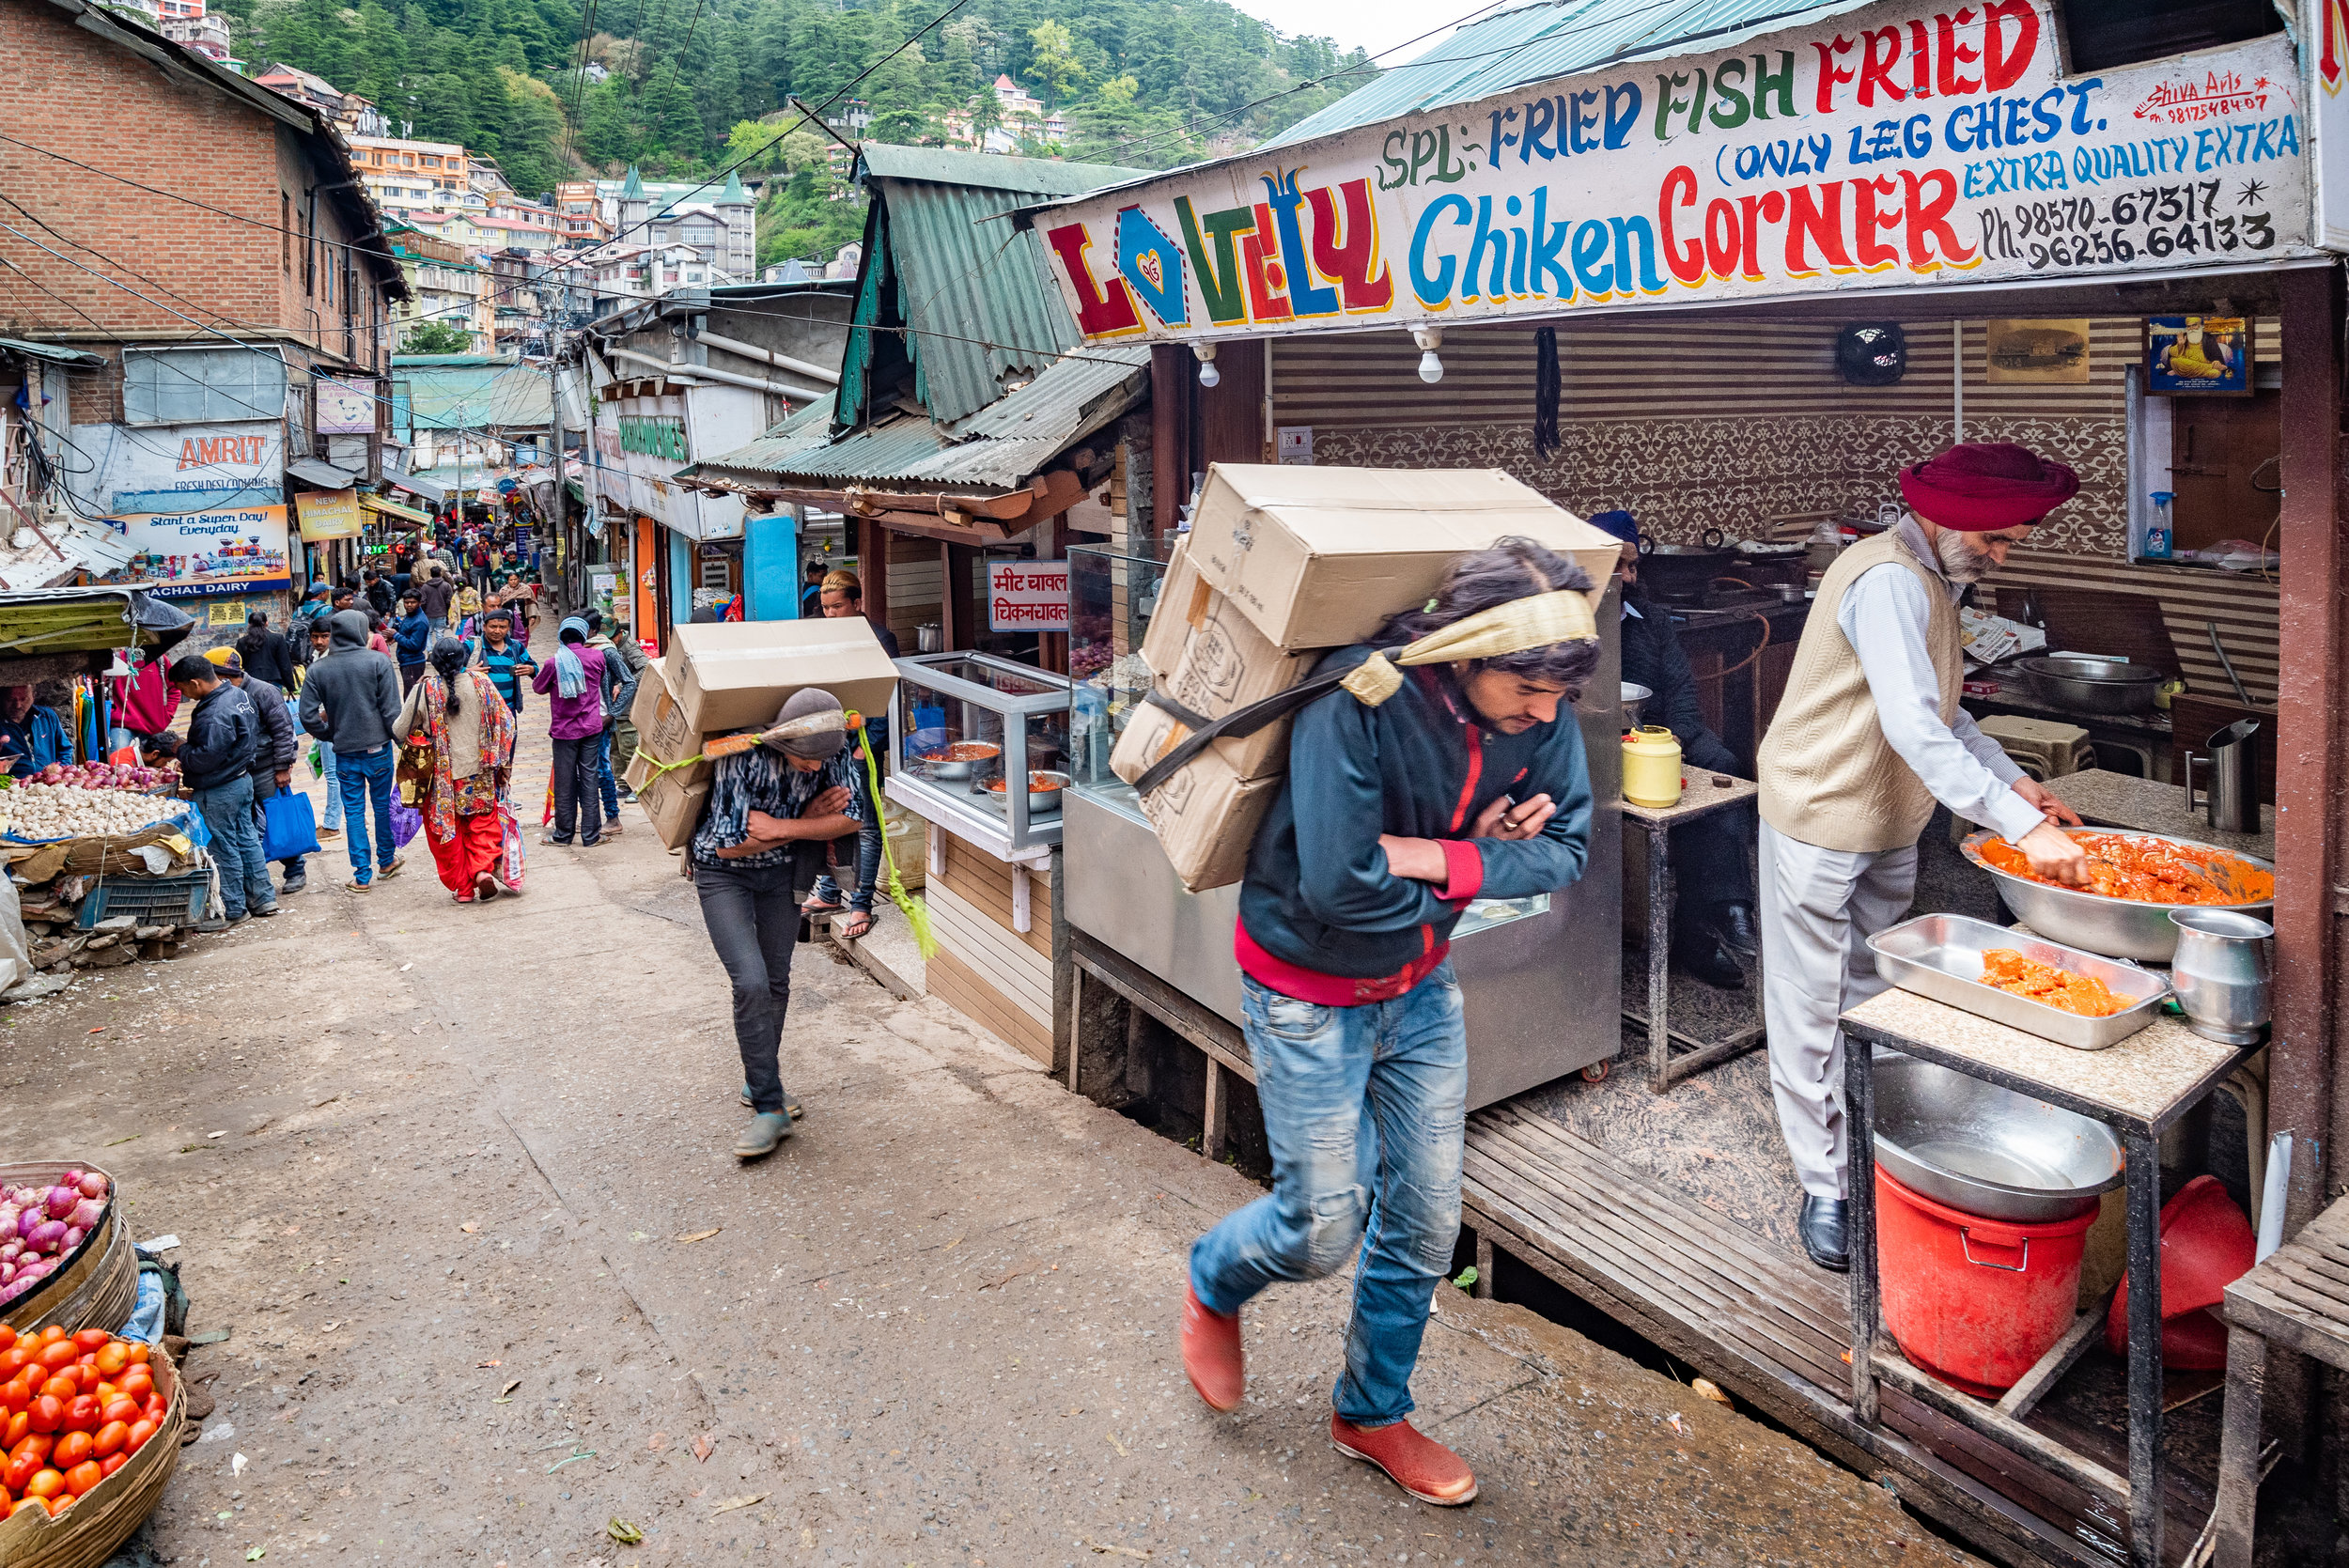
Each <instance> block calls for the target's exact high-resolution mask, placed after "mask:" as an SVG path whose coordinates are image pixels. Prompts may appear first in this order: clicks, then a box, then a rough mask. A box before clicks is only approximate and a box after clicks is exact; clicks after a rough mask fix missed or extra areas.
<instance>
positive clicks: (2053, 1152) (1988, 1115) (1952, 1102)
mask: <svg viewBox="0 0 2349 1568" xmlns="http://www.w3.org/2000/svg"><path fill="white" fill-rule="evenodd" d="M1872 1076H1873V1078H1874V1079H1875V1155H1876V1159H1877V1160H1878V1162H1880V1163H1881V1164H1882V1165H1883V1166H1884V1168H1885V1169H1886V1170H1887V1171H1890V1172H1891V1173H1892V1174H1893V1175H1895V1176H1897V1177H1899V1178H1900V1180H1901V1182H1902V1183H1903V1184H1904V1185H1906V1186H1907V1187H1908V1188H1912V1189H1914V1190H1915V1191H1918V1192H1921V1193H1923V1194H1924V1195H1925V1196H1926V1197H1928V1198H1931V1199H1934V1200H1935V1201H1937V1202H1938V1203H1947V1204H1949V1205H1950V1207H1952V1208H1953V1209H1963V1210H1965V1211H1966V1212H1967V1213H1968V1214H1979V1215H1981V1216H1982V1217H1983V1218H1984V1219H2018V1220H2051V1219H2072V1218H2073V1217H2074V1216H2076V1215H2081V1214H2085V1213H2087V1212H2088V1211H2089V1210H2091V1209H2092V1208H2094V1207H2095V1206H2096V1195H2097V1194H2098V1193H2100V1192H2103V1191H2105V1190H2107V1189H2108V1188H2115V1187H2118V1186H2120V1185H2121V1179H2122V1177H2123V1174H2125V1172H2124V1169H2123V1157H2122V1153H2121V1140H2120V1139H2119V1138H2118V1137H2116V1136H2115V1135H2114V1133H2113V1131H2112V1129H2111V1128H2110V1127H2108V1126H2105V1125H2104V1124H2103V1123H2101V1122H2092V1121H2090V1120H2089V1119H2088V1118H2087V1117H2085V1116H2076V1115H2074V1114H2073V1113H2072V1112H2071V1111H2068V1110H2061V1109H2059V1108H2057V1107H2055V1106H2052V1105H2048V1104H2047V1103H2046V1102H2045V1101H2043V1100H2034V1099H2032V1098H2030V1096H2029V1095H2027V1094H2016V1093H2015V1091H2014V1090H2012V1089H2001V1088H1999V1086H1998V1085H1997V1084H1995V1083H1988V1082H1984V1081H1983V1079H1978V1078H1972V1077H1969V1076H1968V1075H1967V1074H1965V1073H1961V1072H1957V1071H1955V1070H1953V1069H1952V1068H1949V1067H1944V1066H1941V1065H1939V1064H1938V1063H1932V1062H1925V1061H1921V1060H1920V1059H1918V1058H1916V1057H1913V1056H1904V1055H1902V1054H1900V1053H1899V1052H1897V1051H1889V1050H1879V1051H1878V1052H1877V1053H1876V1055H1875V1061H1874V1063H1872Z"/></svg>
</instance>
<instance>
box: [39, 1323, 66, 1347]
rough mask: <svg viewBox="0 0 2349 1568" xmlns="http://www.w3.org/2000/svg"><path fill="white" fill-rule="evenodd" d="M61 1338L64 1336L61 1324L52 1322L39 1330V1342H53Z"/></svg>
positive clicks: (48, 1343) (47, 1343) (46, 1343)
mask: <svg viewBox="0 0 2349 1568" xmlns="http://www.w3.org/2000/svg"><path fill="white" fill-rule="evenodd" d="M63 1338H65V1328H64V1326H63V1325H61V1324H55V1323H53V1324H51V1325H50V1326H49V1327H46V1328H43V1329H42V1330H41V1331H40V1343H42V1344H44V1345H51V1344H54V1343H57V1342H58V1341H59V1340H61V1339H63Z"/></svg>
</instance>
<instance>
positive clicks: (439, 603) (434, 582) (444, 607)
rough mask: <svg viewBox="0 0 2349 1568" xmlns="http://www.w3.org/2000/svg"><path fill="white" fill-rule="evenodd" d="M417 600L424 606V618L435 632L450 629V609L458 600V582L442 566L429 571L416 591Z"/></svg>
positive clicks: (431, 568)
mask: <svg viewBox="0 0 2349 1568" xmlns="http://www.w3.org/2000/svg"><path fill="white" fill-rule="evenodd" d="M416 598H418V600H419V601H421V603H422V604H423V607H424V618H425V619H426V620H428V621H429V622H431V623H432V629H433V630H435V631H446V630H447V629H448V607H449V604H450V602H451V601H452V600H454V599H455V598H457V582H456V579H455V578H454V577H453V576H452V575H451V574H450V572H449V571H448V570H447V569H446V568H443V567H440V566H437V565H436V566H434V567H430V568H429V569H428V570H427V571H426V572H425V575H424V582H423V584H422V585H421V586H420V587H418V588H417V589H416Z"/></svg>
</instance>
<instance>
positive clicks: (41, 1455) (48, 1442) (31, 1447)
mask: <svg viewBox="0 0 2349 1568" xmlns="http://www.w3.org/2000/svg"><path fill="white" fill-rule="evenodd" d="M56 1446H57V1439H55V1438H54V1437H44V1436H41V1435H40V1434H39V1433H38V1432H36V1433H34V1434H33V1435H32V1436H29V1437H27V1438H25V1439H24V1440H23V1442H21V1443H19V1444H17V1445H16V1447H14V1448H12V1449H10V1450H9V1451H8V1455H9V1457H10V1458H14V1457H15V1456H16V1455H18V1454H22V1453H29V1454H31V1455H32V1456H33V1457H34V1458H36V1459H46V1458H48V1457H49V1452H50V1451H51V1450H52V1449H54V1448H55V1447H56ZM18 1490H20V1491H22V1490H23V1488H22V1487H20V1488H18Z"/></svg>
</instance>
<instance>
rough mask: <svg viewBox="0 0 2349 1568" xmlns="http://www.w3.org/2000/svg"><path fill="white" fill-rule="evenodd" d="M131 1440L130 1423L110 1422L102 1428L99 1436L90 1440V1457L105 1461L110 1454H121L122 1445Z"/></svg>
mask: <svg viewBox="0 0 2349 1568" xmlns="http://www.w3.org/2000/svg"><path fill="white" fill-rule="evenodd" d="M130 1440H131V1426H130V1423H129V1422H127V1421H108V1422H107V1423H106V1424H105V1425H103V1426H101V1427H100V1428H99V1429H98V1432H97V1435H96V1436H93V1437H91V1438H90V1442H89V1456H90V1457H91V1458H92V1459H103V1458H105V1457H106V1456H107V1455H109V1454H115V1453H120V1452H122V1445H123V1444H125V1443H127V1442H129V1441H130Z"/></svg>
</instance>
